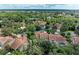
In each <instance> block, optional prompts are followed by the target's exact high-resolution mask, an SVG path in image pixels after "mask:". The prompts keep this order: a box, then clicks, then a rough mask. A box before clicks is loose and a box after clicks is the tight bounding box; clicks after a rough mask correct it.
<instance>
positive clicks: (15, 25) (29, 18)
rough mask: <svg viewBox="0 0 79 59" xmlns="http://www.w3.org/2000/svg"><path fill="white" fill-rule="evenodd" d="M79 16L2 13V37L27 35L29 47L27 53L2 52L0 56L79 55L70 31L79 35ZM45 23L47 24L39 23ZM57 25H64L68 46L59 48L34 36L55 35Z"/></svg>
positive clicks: (0, 13)
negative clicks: (40, 32) (42, 34)
mask: <svg viewBox="0 0 79 59" xmlns="http://www.w3.org/2000/svg"><path fill="white" fill-rule="evenodd" d="M78 15H79V14H76V13H73V15H72V14H71V13H65V14H63V12H61V13H56V12H40V11H39V12H31V11H26V12H19V11H18V12H0V29H2V33H1V34H2V35H4V36H7V35H9V34H11V33H14V34H27V36H28V38H29V43H30V44H29V46H28V48H27V50H25V51H18V50H16V51H14V50H0V54H7V53H8V52H10V53H11V55H15V54H17V55H21V54H22V55H32V54H33V55H50V54H54V55H61V54H64V55H67V54H68V55H71V54H79V45H72V44H71V35H70V34H69V31H74V32H75V33H76V34H78V35H79V26H78V25H79V16H78ZM35 21H43V22H46V24H41V23H37V22H35ZM56 23H60V24H62V27H61V29H60V30H61V33H60V34H61V35H63V36H65V37H66V38H67V41H68V45H67V46H58V45H56V44H55V43H54V42H52V43H51V42H49V41H47V40H43V39H41V40H38V39H36V38H35V36H34V32H35V31H40V30H45V31H47V32H48V33H55V31H56V28H55V27H54V25H55V24H56Z"/></svg>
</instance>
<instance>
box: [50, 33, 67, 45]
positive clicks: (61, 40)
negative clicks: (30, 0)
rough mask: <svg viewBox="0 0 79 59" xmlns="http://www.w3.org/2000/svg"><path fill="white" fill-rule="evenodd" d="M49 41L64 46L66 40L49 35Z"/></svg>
mask: <svg viewBox="0 0 79 59" xmlns="http://www.w3.org/2000/svg"><path fill="white" fill-rule="evenodd" d="M49 41H53V42H55V43H56V44H60V45H66V44H67V41H66V38H65V37H63V36H62V35H59V34H49Z"/></svg>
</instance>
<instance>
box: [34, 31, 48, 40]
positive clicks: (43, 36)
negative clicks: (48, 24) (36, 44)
mask: <svg viewBox="0 0 79 59" xmlns="http://www.w3.org/2000/svg"><path fill="white" fill-rule="evenodd" d="M35 36H36V38H37V39H48V33H47V32H45V31H44V32H42V31H38V32H35Z"/></svg>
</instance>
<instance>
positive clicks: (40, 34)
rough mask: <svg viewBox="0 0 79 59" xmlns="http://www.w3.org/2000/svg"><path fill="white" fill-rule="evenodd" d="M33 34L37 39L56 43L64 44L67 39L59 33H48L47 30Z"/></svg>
mask: <svg viewBox="0 0 79 59" xmlns="http://www.w3.org/2000/svg"><path fill="white" fill-rule="evenodd" d="M35 36H36V38H37V39H48V40H49V41H51V42H55V43H57V44H63V45H66V44H67V41H66V38H65V37H63V36H62V35H60V34H48V33H47V32H45V31H44V32H40V31H38V32H35Z"/></svg>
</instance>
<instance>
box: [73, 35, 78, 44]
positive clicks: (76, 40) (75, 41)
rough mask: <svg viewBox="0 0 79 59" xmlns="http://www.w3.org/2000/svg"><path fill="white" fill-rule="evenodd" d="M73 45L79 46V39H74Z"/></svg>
mask: <svg viewBox="0 0 79 59" xmlns="http://www.w3.org/2000/svg"><path fill="white" fill-rule="evenodd" d="M73 44H79V37H76V36H75V37H73Z"/></svg>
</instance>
